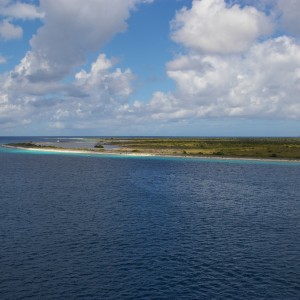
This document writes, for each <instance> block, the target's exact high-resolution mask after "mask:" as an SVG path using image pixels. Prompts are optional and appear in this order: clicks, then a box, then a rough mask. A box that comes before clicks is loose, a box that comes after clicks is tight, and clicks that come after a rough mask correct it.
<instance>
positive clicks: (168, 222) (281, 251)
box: [0, 138, 300, 299]
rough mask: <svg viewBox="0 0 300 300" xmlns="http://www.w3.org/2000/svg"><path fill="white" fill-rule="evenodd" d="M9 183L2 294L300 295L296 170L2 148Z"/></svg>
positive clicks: (4, 191)
mask: <svg viewBox="0 0 300 300" xmlns="http://www.w3.org/2000/svg"><path fill="white" fill-rule="evenodd" d="M8 140H10V139H8V138H6V139H4V138H2V142H3V141H5V142H7V141H8ZM31 140H33V139H31ZM0 183H1V185H0V299H29V298H30V299H299V298H300V184H299V183H300V165H299V164H293V163H287V164H285V163H279V164H273V163H268V164H266V163H253V162H252V163H245V162H243V161H240V162H234V163H232V162H231V163H230V162H218V161H213V160H210V161H205V160H189V159H158V158H155V159H154V158H138V159H137V158H122V157H109V156H107V157H103V156H99V157H97V156H87V155H53V154H52V155H48V154H45V153H44V154H40V153H38V152H36V153H28V152H24V151H23V152H22V151H13V150H10V149H0Z"/></svg>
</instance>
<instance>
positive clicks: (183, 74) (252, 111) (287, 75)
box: [147, 37, 300, 119]
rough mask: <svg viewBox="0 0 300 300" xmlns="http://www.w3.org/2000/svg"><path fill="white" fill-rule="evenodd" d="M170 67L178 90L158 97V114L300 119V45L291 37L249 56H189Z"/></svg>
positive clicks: (257, 46) (155, 104)
mask: <svg viewBox="0 0 300 300" xmlns="http://www.w3.org/2000/svg"><path fill="white" fill-rule="evenodd" d="M167 70H168V75H169V77H170V78H171V79H173V80H174V81H175V82H176V85H177V88H178V90H177V93H176V94H171V95H170V94H167V95H166V94H163V93H156V94H155V95H154V97H153V99H152V101H151V102H150V104H149V105H148V107H147V109H148V110H149V111H152V112H153V110H154V111H155V112H154V114H153V118H156V117H157V115H160V116H161V117H163V118H166V119H172V118H175V119H176V118H178V117H181V118H184V117H187V116H189V117H195V118H199V117H250V118H251V117H252V118H274V117H276V118H286V119H287V118H291V119H297V118H300V101H299V95H300V45H299V44H298V43H296V41H295V40H293V39H291V38H288V37H279V38H276V39H272V40H268V41H265V42H263V43H260V44H254V45H253V46H252V47H251V48H250V50H249V51H248V52H247V54H245V55H244V56H238V55H236V56H230V57H228V56H226V57H224V56H220V55H201V54H188V55H183V56H180V57H178V58H177V59H175V60H174V61H172V62H170V63H169V64H168V65H167ZM158 111H159V114H158Z"/></svg>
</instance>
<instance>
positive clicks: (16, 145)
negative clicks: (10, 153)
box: [7, 142, 61, 149]
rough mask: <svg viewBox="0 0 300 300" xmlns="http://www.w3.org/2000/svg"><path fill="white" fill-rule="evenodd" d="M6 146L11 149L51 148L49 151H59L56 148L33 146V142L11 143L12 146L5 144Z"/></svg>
mask: <svg viewBox="0 0 300 300" xmlns="http://www.w3.org/2000/svg"><path fill="white" fill-rule="evenodd" d="M7 146H11V147H21V148H51V149H61V148H59V147H56V146H50V145H49V146H43V145H38V144H34V143H33V142H27V143H12V144H7Z"/></svg>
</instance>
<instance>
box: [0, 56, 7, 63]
mask: <svg viewBox="0 0 300 300" xmlns="http://www.w3.org/2000/svg"><path fill="white" fill-rule="evenodd" d="M5 63H6V58H5V57H4V56H2V55H0V65H1V64H5Z"/></svg>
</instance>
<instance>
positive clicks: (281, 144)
mask: <svg viewBox="0 0 300 300" xmlns="http://www.w3.org/2000/svg"><path fill="white" fill-rule="evenodd" d="M107 143H108V144H110V145H116V146H118V147H120V148H121V150H122V152H124V150H125V151H133V150H139V151H140V152H147V153H153V154H162V155H185V156H186V155H189V156H227V157H249V158H275V159H276V158H279V159H280V158H281V159H283V158H284V159H300V138H171V137H170V138H124V139H123V138H115V139H114V140H108V139H107Z"/></svg>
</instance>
